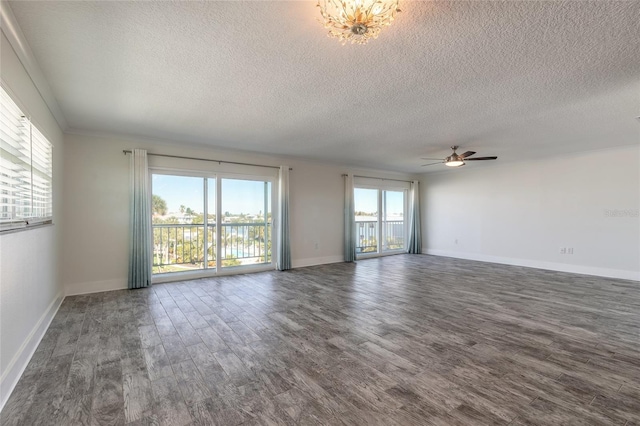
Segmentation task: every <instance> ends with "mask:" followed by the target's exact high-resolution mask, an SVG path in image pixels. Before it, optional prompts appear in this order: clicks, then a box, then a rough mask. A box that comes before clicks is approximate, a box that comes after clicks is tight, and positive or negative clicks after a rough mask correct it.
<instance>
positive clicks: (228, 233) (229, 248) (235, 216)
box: [220, 178, 271, 268]
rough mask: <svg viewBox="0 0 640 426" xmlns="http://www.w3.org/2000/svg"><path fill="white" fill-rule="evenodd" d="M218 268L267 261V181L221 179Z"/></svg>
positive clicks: (268, 196)
mask: <svg viewBox="0 0 640 426" xmlns="http://www.w3.org/2000/svg"><path fill="white" fill-rule="evenodd" d="M221 198H222V209H221V211H222V212H223V213H222V222H221V224H220V241H221V247H220V248H221V250H220V260H221V261H222V267H223V268H227V267H230V266H240V265H252V264H260V263H271V182H268V181H255V180H242V179H226V178H225V179H222V197H221Z"/></svg>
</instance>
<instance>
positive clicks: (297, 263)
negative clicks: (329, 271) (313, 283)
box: [291, 256, 344, 268]
mask: <svg viewBox="0 0 640 426" xmlns="http://www.w3.org/2000/svg"><path fill="white" fill-rule="evenodd" d="M339 262H344V258H343V257H342V256H325V257H308V258H306V259H295V260H293V261H292V262H291V266H292V267H293V268H304V267H306V266H316V265H326V264H327V263H339Z"/></svg>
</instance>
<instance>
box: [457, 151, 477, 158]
mask: <svg viewBox="0 0 640 426" xmlns="http://www.w3.org/2000/svg"><path fill="white" fill-rule="evenodd" d="M475 153H476V152H475V151H467V152H465V153H464V154H460V155H458V157H460V158H467V157H471V156H472V155H473V154H475Z"/></svg>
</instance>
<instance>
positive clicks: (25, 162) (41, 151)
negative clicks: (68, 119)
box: [0, 89, 53, 230]
mask: <svg viewBox="0 0 640 426" xmlns="http://www.w3.org/2000/svg"><path fill="white" fill-rule="evenodd" d="M52 154H53V147H52V145H51V143H50V142H49V141H48V140H47V138H45V137H44V135H43V134H42V133H40V131H38V129H36V128H35V126H33V124H32V123H31V121H30V120H29V118H28V117H26V116H25V114H24V113H23V112H22V111H21V110H20V108H19V107H18V105H16V103H15V102H14V101H13V100H12V99H11V97H9V94H8V93H7V92H6V91H5V90H4V89H0V230H10V229H16V228H24V227H27V226H30V225H37V224H42V223H50V222H51V221H52V218H53V203H52V168H53V167H52Z"/></svg>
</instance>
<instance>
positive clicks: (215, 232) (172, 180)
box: [152, 172, 273, 274]
mask: <svg viewBox="0 0 640 426" xmlns="http://www.w3.org/2000/svg"><path fill="white" fill-rule="evenodd" d="M271 187H272V181H271V179H270V178H267V179H252V178H248V179H247V178H245V179H240V178H233V177H225V176H220V175H218V176H183V175H175V174H167V173H164V172H153V173H152V192H153V195H152V197H153V198H152V227H153V242H152V244H153V273H154V274H167V273H176V272H193V271H206V270H209V271H210V272H211V273H216V272H219V271H220V270H221V269H223V268H224V269H225V270H231V269H233V268H237V269H240V270H243V269H246V268H249V267H252V266H253V267H255V266H256V265H258V266H259V265H269V264H272V256H271V245H272V244H271V238H272V234H273V232H272V223H273V222H272V212H271V206H272V192H271Z"/></svg>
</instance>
